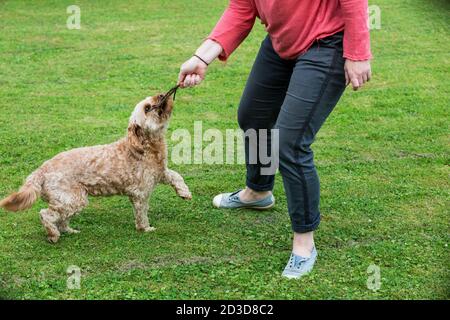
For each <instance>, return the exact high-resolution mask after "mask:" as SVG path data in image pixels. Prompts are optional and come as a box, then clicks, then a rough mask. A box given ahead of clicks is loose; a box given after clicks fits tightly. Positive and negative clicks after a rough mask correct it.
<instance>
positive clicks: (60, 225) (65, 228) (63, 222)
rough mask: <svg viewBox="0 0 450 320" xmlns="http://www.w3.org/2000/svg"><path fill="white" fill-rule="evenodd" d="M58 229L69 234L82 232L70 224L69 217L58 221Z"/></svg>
mask: <svg viewBox="0 0 450 320" xmlns="http://www.w3.org/2000/svg"><path fill="white" fill-rule="evenodd" d="M58 230H59V232H61V233H63V232H64V233H68V234H72V233H80V231H79V230H75V229H72V228H71V227H70V226H69V218H67V219H65V220H61V221H60V222H59V223H58Z"/></svg>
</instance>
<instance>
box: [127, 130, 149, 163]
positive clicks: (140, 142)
mask: <svg viewBox="0 0 450 320" xmlns="http://www.w3.org/2000/svg"><path fill="white" fill-rule="evenodd" d="M144 139H145V137H144V130H143V129H142V127H140V126H139V125H137V124H136V123H131V124H130V125H129V126H128V143H129V145H130V149H131V151H132V152H133V153H134V154H136V155H142V154H143V153H144Z"/></svg>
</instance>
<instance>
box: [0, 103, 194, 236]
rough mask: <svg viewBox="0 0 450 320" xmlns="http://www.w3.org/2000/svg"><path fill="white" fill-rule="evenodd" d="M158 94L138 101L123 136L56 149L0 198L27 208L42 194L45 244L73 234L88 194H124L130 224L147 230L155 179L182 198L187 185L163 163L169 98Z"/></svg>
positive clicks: (7, 205)
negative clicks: (71, 224) (72, 225)
mask: <svg viewBox="0 0 450 320" xmlns="http://www.w3.org/2000/svg"><path fill="white" fill-rule="evenodd" d="M165 98H166V97H165V96H164V95H157V96H153V97H148V98H146V99H145V100H143V101H141V102H139V103H138V104H137V105H136V107H135V109H134V111H133V113H132V115H131V117H130V122H129V125H128V134H127V136H126V137H125V138H122V139H121V140H119V141H117V142H114V143H112V144H108V145H100V146H94V147H86V148H78V149H73V150H70V151H66V152H62V153H60V154H58V155H57V156H55V157H54V158H52V159H50V160H48V161H46V162H45V163H44V164H43V165H42V166H41V167H40V168H39V169H37V170H36V171H34V172H33V173H32V174H31V175H30V176H29V177H28V178H27V179H26V181H25V184H24V185H23V186H22V187H21V189H20V190H19V192H17V193H13V194H11V195H10V196H8V197H7V198H5V199H3V200H2V201H0V207H2V208H4V209H6V210H9V211H20V210H25V209H28V208H30V207H31V206H32V205H33V203H34V202H35V201H36V200H37V199H38V197H39V196H41V197H42V199H43V200H45V201H46V202H47V203H48V209H42V210H41V212H40V216H41V222H42V224H43V225H44V227H45V229H46V231H47V237H48V240H49V241H50V242H51V243H55V242H57V241H58V239H59V237H60V234H61V232H68V233H77V232H78V231H77V230H74V229H72V228H70V227H69V220H70V218H71V217H72V216H73V215H75V214H77V213H79V212H80V211H81V210H82V209H83V208H84V207H86V206H87V204H88V195H92V196H109V195H126V196H128V197H129V198H130V200H131V203H132V204H133V208H134V215H135V219H136V229H137V230H139V231H144V232H148V231H153V230H155V228H153V227H151V226H150V224H149V221H148V216H147V212H148V207H149V206H148V199H149V197H150V194H151V192H152V190H153V189H154V188H155V186H156V185H157V184H158V183H166V184H170V185H171V186H172V187H173V188H174V189H175V190H176V192H177V194H178V195H179V196H180V197H182V198H183V199H191V198H192V196H191V193H190V192H189V188H188V187H187V186H186V184H185V183H184V180H183V178H182V177H181V175H180V174H178V173H177V172H175V171H173V170H170V169H168V168H167V147H166V142H165V132H166V128H167V125H168V121H169V118H170V116H171V114H172V108H173V99H172V97H169V98H167V99H165Z"/></svg>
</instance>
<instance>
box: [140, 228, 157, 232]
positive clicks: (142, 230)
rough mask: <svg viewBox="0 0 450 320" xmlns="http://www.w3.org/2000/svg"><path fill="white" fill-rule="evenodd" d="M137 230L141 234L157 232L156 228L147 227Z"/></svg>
mask: <svg viewBox="0 0 450 320" xmlns="http://www.w3.org/2000/svg"><path fill="white" fill-rule="evenodd" d="M137 230H138V231H140V232H152V231H155V230H156V228H155V227H145V228H138V229H137Z"/></svg>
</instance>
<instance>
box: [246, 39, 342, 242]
mask: <svg viewBox="0 0 450 320" xmlns="http://www.w3.org/2000/svg"><path fill="white" fill-rule="evenodd" d="M342 39H343V33H342V32H340V33H337V34H335V35H333V36H330V37H328V38H325V39H322V40H319V41H316V42H315V43H314V45H313V46H312V47H311V48H310V49H309V50H308V51H307V52H305V53H304V54H302V55H301V56H299V57H298V58H297V59H294V60H284V59H282V58H280V57H279V56H278V54H277V53H276V52H275V51H274V49H273V47H272V42H271V40H270V38H269V37H266V39H265V40H264V41H263V42H262V44H261V48H260V50H259V53H258V55H257V57H256V60H255V62H254V65H253V68H252V71H251V73H250V76H249V78H248V80H247V84H246V87H245V90H244V93H243V95H242V98H241V102H240V106H239V111H238V121H239V126H240V127H241V129H242V130H244V131H246V130H249V129H255V130H256V132H259V130H258V129H272V128H275V129H278V130H279V131H278V134H279V169H280V173H281V175H282V177H283V184H284V189H285V192H286V196H287V200H288V210H289V215H290V218H291V222H292V229H293V230H294V231H295V232H300V233H304V232H308V231H313V230H315V229H316V228H317V227H318V225H319V222H320V212H319V198H320V186H319V177H318V175H317V171H316V168H315V166H314V160H313V151H312V150H311V144H312V143H313V141H314V138H315V136H316V134H317V132H318V131H319V129H320V127H321V126H322V124H323V123H324V122H325V120H326V118H327V117H328V115H329V114H330V113H331V111H332V110H333V108H334V107H335V105H336V104H337V102H338V100H339V98H340V97H341V95H342V93H343V92H344V89H345V75H344V62H345V59H344V58H343V57H342V55H343V51H342ZM269 131H270V130H269ZM268 136H269V139H264V141H266V143H267V144H268V146H266V147H267V149H269V150H270V134H269V135H268ZM260 140H262V139H260ZM264 141H258V144H257V145H259V147H261V143H264ZM252 148H254V147H253V146H252V145H250V144H249V140H248V139H246V144H245V149H246V161H247V181H246V184H247V186H248V187H249V188H251V189H253V190H257V191H267V190H272V188H273V184H274V176H273V175H264V174H261V168H262V167H264V166H266V165H262V164H261V161H260V159H259V158H258V161H257V163H256V164H250V163H249V162H251V161H249V151H250V150H252ZM253 151H255V150H253ZM253 163H254V162H253ZM263 163H266V162H263Z"/></svg>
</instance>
